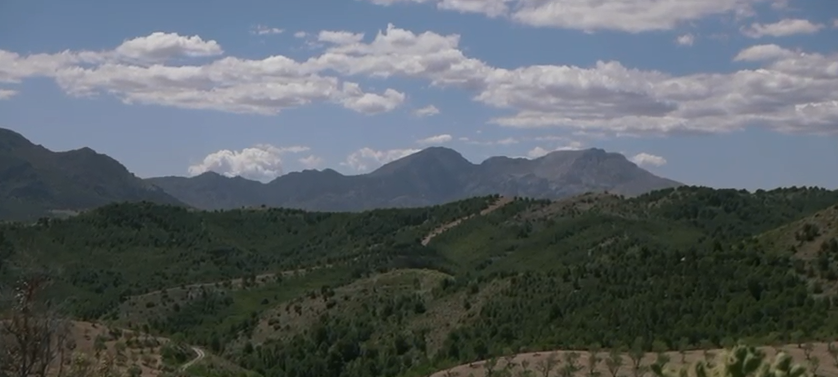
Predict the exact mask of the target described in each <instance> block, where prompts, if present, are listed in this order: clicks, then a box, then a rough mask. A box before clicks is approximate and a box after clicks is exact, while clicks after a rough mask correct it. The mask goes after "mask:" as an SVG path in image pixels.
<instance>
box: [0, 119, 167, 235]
mask: <svg viewBox="0 0 838 377" xmlns="http://www.w3.org/2000/svg"><path fill="white" fill-rule="evenodd" d="M142 200H146V201H152V202H157V203H169V204H183V203H182V202H181V201H179V200H177V199H175V198H174V197H172V196H170V195H169V194H167V193H165V192H163V190H161V189H160V188H159V187H156V186H154V185H152V184H150V183H148V182H144V181H143V180H142V179H140V178H138V177H136V176H134V175H133V174H131V173H130V172H129V171H128V170H127V169H125V167H124V166H122V164H120V163H119V162H117V161H116V160H114V159H112V158H110V157H108V156H106V155H103V154H99V153H96V152H95V151H93V150H92V149H90V148H82V149H77V150H72V151H67V152H52V151H50V150H49V149H46V148H44V147H42V146H40V145H35V144H33V143H31V142H30V141H29V140H27V139H26V138H25V137H23V136H22V135H20V134H18V133H16V132H14V131H11V130H7V129H3V128H0V220H24V219H33V218H37V217H39V216H44V215H47V214H55V213H56V212H61V211H77V210H83V209H88V208H92V207H97V206H100V205H103V204H107V203H111V202H116V201H142Z"/></svg>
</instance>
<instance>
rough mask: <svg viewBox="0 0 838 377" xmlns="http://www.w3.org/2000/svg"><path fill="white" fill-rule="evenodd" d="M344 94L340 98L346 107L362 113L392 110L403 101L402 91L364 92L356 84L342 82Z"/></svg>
mask: <svg viewBox="0 0 838 377" xmlns="http://www.w3.org/2000/svg"><path fill="white" fill-rule="evenodd" d="M343 93H344V96H343V98H342V99H341V100H340V101H341V103H343V106H344V107H346V108H347V109H350V110H354V111H356V112H359V113H363V114H370V115H371V114H378V113H383V112H388V111H392V110H393V109H395V108H396V107H399V105H401V104H402V103H403V102H404V99H405V95H404V93H401V92H398V91H395V90H393V89H387V90H385V91H384V94H383V95H378V94H375V93H364V92H363V91H362V90H361V87H360V86H359V85H358V84H355V83H351V82H344V84H343Z"/></svg>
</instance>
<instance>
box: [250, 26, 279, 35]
mask: <svg viewBox="0 0 838 377" xmlns="http://www.w3.org/2000/svg"><path fill="white" fill-rule="evenodd" d="M284 32H285V30H284V29H280V28H276V27H267V26H265V25H256V27H254V28H253V30H251V31H250V33H251V34H256V35H271V34H282V33H284Z"/></svg>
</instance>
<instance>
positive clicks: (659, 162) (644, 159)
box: [630, 152, 666, 166]
mask: <svg viewBox="0 0 838 377" xmlns="http://www.w3.org/2000/svg"><path fill="white" fill-rule="evenodd" d="M630 160H631V162H634V163H635V164H637V165H638V166H663V165H666V159H665V158H663V157H661V156H655V155H653V154H648V153H645V152H644V153H638V154H636V155H634V156H632V157H631V158H630Z"/></svg>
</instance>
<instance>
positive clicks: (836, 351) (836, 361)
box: [826, 342, 838, 367]
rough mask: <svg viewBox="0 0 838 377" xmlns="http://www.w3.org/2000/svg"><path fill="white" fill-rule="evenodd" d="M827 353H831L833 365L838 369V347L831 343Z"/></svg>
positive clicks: (827, 346)
mask: <svg viewBox="0 0 838 377" xmlns="http://www.w3.org/2000/svg"><path fill="white" fill-rule="evenodd" d="M826 351H827V352H828V353H829V356H830V357H832V365H834V366H836V367H838V346H835V343H833V342H829V344H827V345H826Z"/></svg>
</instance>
